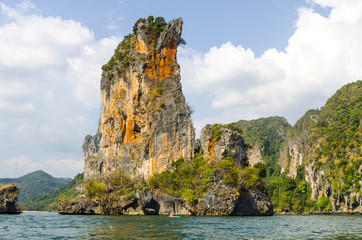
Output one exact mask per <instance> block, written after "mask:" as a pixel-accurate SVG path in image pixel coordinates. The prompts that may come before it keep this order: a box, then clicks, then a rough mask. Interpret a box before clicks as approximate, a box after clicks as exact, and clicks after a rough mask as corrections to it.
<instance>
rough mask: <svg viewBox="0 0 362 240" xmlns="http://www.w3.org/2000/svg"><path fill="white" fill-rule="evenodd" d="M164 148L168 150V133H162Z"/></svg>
mask: <svg viewBox="0 0 362 240" xmlns="http://www.w3.org/2000/svg"><path fill="white" fill-rule="evenodd" d="M162 147H163V149H166V148H167V135H166V133H162Z"/></svg>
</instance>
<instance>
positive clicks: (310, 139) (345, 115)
mask: <svg viewBox="0 0 362 240" xmlns="http://www.w3.org/2000/svg"><path fill="white" fill-rule="evenodd" d="M361 121H362V81H357V82H354V83H350V84H347V85H345V86H344V87H342V88H341V89H339V90H338V91H337V92H336V93H335V94H334V95H333V96H332V97H331V98H330V99H329V100H328V101H327V103H326V104H325V106H324V107H323V108H322V109H321V110H310V111H308V112H307V113H306V114H305V115H304V116H303V117H302V118H301V119H300V120H298V122H297V123H296V126H295V128H294V129H293V134H297V135H301V134H304V135H305V136H307V139H306V151H307V152H306V153H304V154H305V155H310V156H311V157H310V159H309V160H308V161H309V162H310V163H311V164H313V165H312V168H313V169H314V170H318V169H321V170H323V171H324V172H326V173H328V174H326V175H325V176H324V180H328V181H329V182H331V184H332V188H333V191H336V192H339V193H343V194H345V195H348V194H350V193H351V191H355V192H359V191H360V184H359V181H355V179H358V178H359V177H360V176H359V171H358V170H359V168H360V166H361V165H362V155H361V149H362V145H361V139H362V127H361V124H360V123H361Z"/></svg>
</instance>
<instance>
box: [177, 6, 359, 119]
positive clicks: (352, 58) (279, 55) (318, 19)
mask: <svg viewBox="0 0 362 240" xmlns="http://www.w3.org/2000/svg"><path fill="white" fill-rule="evenodd" d="M309 2H310V3H312V4H320V5H321V6H322V7H326V8H330V15H329V16H328V17H323V16H322V15H320V14H318V13H316V12H314V11H313V9H312V8H301V9H299V18H298V21H297V23H296V30H295V32H294V34H293V35H292V36H291V37H290V39H289V42H288V46H287V47H286V49H285V51H277V50H276V49H269V50H267V51H265V52H264V54H263V55H262V56H260V57H256V56H255V55H254V53H253V51H252V50H251V49H245V48H244V47H242V46H235V45H233V44H232V43H230V42H227V43H225V44H223V45H221V46H220V47H213V48H211V49H210V51H209V52H208V53H206V54H201V53H197V52H193V51H191V50H190V49H181V50H180V52H179V59H180V63H181V66H182V68H181V71H182V72H181V74H182V81H183V86H184V89H185V91H184V92H185V94H186V95H187V96H190V98H191V99H194V98H193V96H194V95H198V96H200V97H203V96H211V103H210V104H209V105H208V106H205V104H199V103H198V102H196V101H194V102H192V101H191V104H192V105H194V106H195V111H196V113H197V111H199V110H200V109H201V110H202V111H203V110H204V109H205V108H209V111H213V112H214V118H221V119H222V121H223V122H231V121H237V120H240V119H252V118H256V117H267V116H273V115H280V116H285V117H287V119H288V120H289V121H290V122H291V123H294V122H295V121H296V120H297V119H298V118H300V117H301V116H302V115H303V114H304V113H305V112H306V110H308V109H310V108H318V107H321V106H323V104H324V103H325V101H326V100H327V99H328V98H329V97H331V95H332V94H333V93H334V92H335V91H336V90H337V89H338V88H340V87H341V86H342V85H344V84H346V83H348V82H352V81H356V80H358V79H361V78H362V68H361V67H360V66H362V55H361V54H360V53H361V52H362V44H361V41H360V39H361V38H362V31H361V29H362V1H359V0H358V1H355V0H354V1H344V0H343V1H342V0H340V1H339V0H327V1H325V0H323V1H322V0H314V1H309ZM185 86H186V87H185ZM195 115H197V114H195ZM198 117H199V118H196V120H198V121H199V122H203V121H202V116H198ZM206 118H209V117H206Z"/></svg>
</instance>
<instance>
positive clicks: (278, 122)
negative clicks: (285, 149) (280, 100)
mask: <svg viewBox="0 0 362 240" xmlns="http://www.w3.org/2000/svg"><path fill="white" fill-rule="evenodd" d="M229 125H231V126H235V127H237V128H239V129H241V131H242V135H243V138H244V140H245V142H246V143H247V145H250V146H254V145H255V144H257V145H258V146H260V148H261V149H260V150H261V155H262V158H263V159H264V160H265V162H266V170H267V176H268V177H269V178H270V177H272V176H275V175H278V174H279V172H278V171H276V169H277V168H278V165H277V160H278V158H279V156H280V149H281V146H282V144H283V143H284V141H285V139H286V136H287V132H288V131H289V130H290V129H291V126H290V125H289V124H288V122H287V120H286V119H285V118H282V117H269V118H260V119H257V120H251V121H244V120H241V121H238V122H235V123H231V124H229Z"/></svg>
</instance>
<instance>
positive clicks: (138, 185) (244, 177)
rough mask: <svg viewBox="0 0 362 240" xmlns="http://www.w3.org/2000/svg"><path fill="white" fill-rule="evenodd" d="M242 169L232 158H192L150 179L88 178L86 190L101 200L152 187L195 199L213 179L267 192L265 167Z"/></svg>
mask: <svg viewBox="0 0 362 240" xmlns="http://www.w3.org/2000/svg"><path fill="white" fill-rule="evenodd" d="M263 166H264V165H263V164H259V165H257V166H256V167H246V168H243V169H242V168H240V167H239V166H236V165H234V163H233V162H232V161H231V160H230V158H225V159H223V160H221V161H218V162H213V161H208V160H205V159H203V158H202V157H197V158H195V159H192V160H190V161H184V160H183V159H179V160H177V161H174V162H173V163H172V165H171V169H170V170H166V171H163V172H162V173H159V174H155V175H154V176H152V177H151V178H150V179H149V180H148V181H147V182H144V181H140V180H135V181H134V180H131V179H130V178H129V177H127V176H126V175H124V174H123V173H122V172H121V171H118V172H115V173H112V174H110V175H108V176H107V177H106V178H103V179H96V178H94V179H89V180H87V181H85V185H84V193H85V194H86V195H87V196H88V197H89V198H91V199H93V200H95V201H98V202H100V203H102V202H108V201H117V199H119V198H120V197H122V196H125V195H134V194H135V191H137V190H143V189H151V190H152V191H154V192H159V193H163V194H167V195H171V196H174V197H181V198H183V199H184V200H186V201H189V202H194V201H196V200H197V199H198V198H200V197H202V196H203V194H204V193H206V191H207V190H208V188H209V187H210V186H211V185H212V184H213V182H215V181H216V182H219V181H224V183H225V184H226V185H228V186H229V187H230V188H235V189H238V188H240V187H242V188H244V189H245V190H249V189H256V188H257V189H259V190H261V191H263V192H265V182H264V177H265V166H264V167H263Z"/></svg>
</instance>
